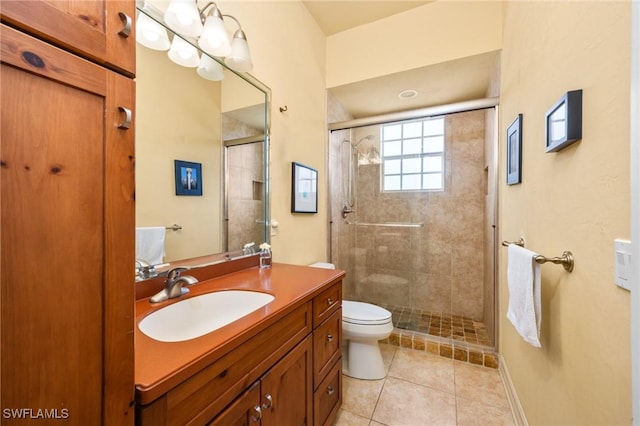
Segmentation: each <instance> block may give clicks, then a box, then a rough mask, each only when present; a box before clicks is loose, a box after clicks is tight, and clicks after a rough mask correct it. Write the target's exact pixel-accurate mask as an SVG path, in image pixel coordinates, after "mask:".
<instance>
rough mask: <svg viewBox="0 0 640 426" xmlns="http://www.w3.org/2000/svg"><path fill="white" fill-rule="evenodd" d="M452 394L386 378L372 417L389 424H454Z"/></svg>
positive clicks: (395, 425) (392, 425)
mask: <svg viewBox="0 0 640 426" xmlns="http://www.w3.org/2000/svg"><path fill="white" fill-rule="evenodd" d="M455 403H456V402H455V396H454V395H452V394H449V393H446V392H442V391H438V390H435V389H432V388H430V387H427V386H421V385H417V384H415V383H410V382H407V381H404V380H400V379H396V378H394V377H388V378H387V379H386V381H385V383H384V387H383V389H382V393H381V394H380V399H379V400H378V405H377V406H376V409H375V412H374V413H373V418H372V420H375V421H377V422H380V423H383V424H385V425H389V426H416V425H440V426H444V425H455V424H456V408H455V407H456V405H455Z"/></svg>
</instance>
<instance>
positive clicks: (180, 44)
mask: <svg viewBox="0 0 640 426" xmlns="http://www.w3.org/2000/svg"><path fill="white" fill-rule="evenodd" d="M168 55H169V59H171V60H172V61H173V62H175V63H176V64H178V65H182V66H183V67H188V68H194V67H197V66H198V64H200V57H199V56H198V49H196V48H195V47H193V46H192V45H190V44H189V43H187V42H186V41H184V40H183V39H181V38H180V37H178V36H173V42H171V48H170V49H169V53H168Z"/></svg>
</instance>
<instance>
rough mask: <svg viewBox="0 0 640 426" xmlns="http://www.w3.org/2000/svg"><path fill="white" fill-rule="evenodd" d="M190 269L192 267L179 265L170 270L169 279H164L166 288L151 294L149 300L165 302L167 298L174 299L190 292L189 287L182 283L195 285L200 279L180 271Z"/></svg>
mask: <svg viewBox="0 0 640 426" xmlns="http://www.w3.org/2000/svg"><path fill="white" fill-rule="evenodd" d="M189 269H191V268H188V267H185V266H178V267H177V268H173V269H171V270H169V272H168V273H167V279H166V280H165V281H164V289H163V290H162V291H160V292H159V293H157V294H155V295H153V296H151V298H150V299H149V302H151V303H159V302H164V301H165V300H169V299H174V298H176V297H180V296H182V295H183V294H187V293H189V289H187V288H184V287H182V285H183V284H185V285H193V284H195V283H197V282H198V279H197V278H196V277H192V276H191V275H180V273H182V272H184V271H188V270H189Z"/></svg>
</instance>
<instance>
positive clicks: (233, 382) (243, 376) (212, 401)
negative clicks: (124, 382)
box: [166, 304, 311, 425]
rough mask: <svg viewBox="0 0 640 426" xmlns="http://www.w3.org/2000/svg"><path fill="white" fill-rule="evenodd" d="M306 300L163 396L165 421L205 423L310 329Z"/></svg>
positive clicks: (172, 423)
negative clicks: (165, 413) (164, 397)
mask: <svg viewBox="0 0 640 426" xmlns="http://www.w3.org/2000/svg"><path fill="white" fill-rule="evenodd" d="M309 308H310V306H309V304H305V305H303V306H301V307H300V308H298V309H296V310H295V311H293V312H292V313H290V314H289V315H287V316H286V317H284V318H282V319H281V320H279V321H278V322H277V323H275V324H273V325H271V326H269V327H267V328H266V329H265V330H264V331H263V332H261V333H259V334H258V335H256V336H255V337H253V338H252V339H251V340H249V341H247V342H246V343H243V344H242V345H240V346H239V347H237V348H236V349H234V350H232V351H231V352H229V353H227V354H226V355H224V356H222V357H221V358H220V359H218V360H217V361H215V362H213V363H212V364H211V365H209V366H208V367H207V368H205V369H204V370H202V371H201V372H200V373H198V374H196V375H195V376H193V377H192V378H190V379H189V380H187V381H185V382H184V383H182V384H181V385H179V386H177V387H176V388H174V389H173V390H171V391H170V392H169V393H167V396H166V410H167V424H168V425H184V424H192V425H196V424H204V423H206V422H207V421H208V420H209V419H211V418H213V417H214V416H215V415H216V414H218V413H219V412H220V411H221V410H222V409H223V408H224V407H225V406H226V405H227V404H229V403H230V402H231V401H233V400H234V399H235V398H236V397H237V396H238V394H240V392H242V390H243V389H245V388H246V387H248V386H249V385H250V384H251V383H252V382H254V381H255V380H257V379H258V378H259V377H260V375H262V374H263V373H264V372H265V371H266V370H267V369H268V368H270V367H271V366H272V365H274V364H275V363H276V362H277V361H278V360H279V359H280V358H282V356H283V355H285V354H286V353H287V352H289V351H290V350H291V349H292V348H293V347H294V346H296V345H297V344H298V342H300V340H301V339H302V338H303V337H304V336H305V335H307V334H308V333H309V332H310V331H311V328H310V325H311V324H310V315H309V314H310V313H309Z"/></svg>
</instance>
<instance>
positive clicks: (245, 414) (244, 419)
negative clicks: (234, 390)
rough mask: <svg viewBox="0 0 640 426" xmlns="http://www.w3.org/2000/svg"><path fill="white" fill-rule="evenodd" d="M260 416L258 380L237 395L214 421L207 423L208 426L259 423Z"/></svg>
mask: <svg viewBox="0 0 640 426" xmlns="http://www.w3.org/2000/svg"><path fill="white" fill-rule="evenodd" d="M261 418H262V408H261V407H260V382H259V381H258V382H255V383H254V384H253V386H252V387H251V388H250V389H249V390H248V391H246V392H245V393H244V394H242V396H240V397H238V398H237V399H236V400H235V401H234V402H233V403H232V404H231V405H230V406H229V407H228V408H226V409H225V410H224V411H223V412H222V413H221V414H220V415H219V416H218V417H216V419H215V420H214V421H212V422H211V423H209V426H251V425H259V424H260V419H261Z"/></svg>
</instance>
